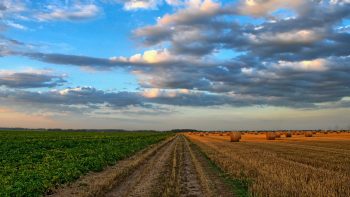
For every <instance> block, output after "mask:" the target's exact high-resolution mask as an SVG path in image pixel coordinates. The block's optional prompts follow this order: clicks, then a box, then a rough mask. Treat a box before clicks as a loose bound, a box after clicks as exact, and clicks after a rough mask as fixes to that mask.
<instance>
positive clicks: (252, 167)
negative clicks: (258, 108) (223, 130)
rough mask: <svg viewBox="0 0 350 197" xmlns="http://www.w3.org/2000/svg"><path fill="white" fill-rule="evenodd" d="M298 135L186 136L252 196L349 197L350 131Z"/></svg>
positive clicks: (187, 134) (190, 134)
mask: <svg viewBox="0 0 350 197" xmlns="http://www.w3.org/2000/svg"><path fill="white" fill-rule="evenodd" d="M297 134H298V135H293V136H292V137H290V138H287V137H284V136H283V135H282V136H281V137H280V138H278V139H276V140H266V137H265V134H263V133H262V134H258V133H255V134H253V133H246V134H244V135H242V139H241V140H240V142H230V137H229V136H227V135H226V134H224V135H223V134H214V133H211V134H193V133H186V134H185V135H186V136H187V137H188V138H189V139H190V140H191V141H192V142H194V143H195V144H196V145H198V146H199V147H200V148H201V150H202V151H203V152H204V153H205V154H206V155H207V156H208V157H209V158H210V159H211V160H212V161H213V162H215V163H216V164H217V165H218V166H220V167H221V168H222V169H223V170H224V171H226V172H227V173H229V174H230V176H231V177H233V178H235V179H238V180H241V181H242V182H246V183H247V184H248V185H249V186H248V189H249V193H250V194H251V195H253V196H350V185H349V183H350V165H349V163H350V133H335V132H334V133H328V134H325V133H317V134H314V135H313V136H312V137H305V136H304V135H303V134H300V133H297Z"/></svg>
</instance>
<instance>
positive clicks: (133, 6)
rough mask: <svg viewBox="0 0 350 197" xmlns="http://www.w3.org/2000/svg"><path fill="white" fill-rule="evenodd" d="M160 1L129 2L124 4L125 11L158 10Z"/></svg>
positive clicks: (131, 0) (136, 0)
mask: <svg viewBox="0 0 350 197" xmlns="http://www.w3.org/2000/svg"><path fill="white" fill-rule="evenodd" d="M158 4H160V1H159V0H128V1H126V2H125V3H124V9H125V10H138V9H156V8H157V6H158Z"/></svg>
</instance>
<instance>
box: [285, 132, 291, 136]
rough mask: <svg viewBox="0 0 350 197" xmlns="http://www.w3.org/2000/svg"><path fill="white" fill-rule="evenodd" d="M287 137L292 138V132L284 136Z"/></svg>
mask: <svg viewBox="0 0 350 197" xmlns="http://www.w3.org/2000/svg"><path fill="white" fill-rule="evenodd" d="M284 135H285V136H286V137H292V132H290V131H288V132H286V133H285V134H284Z"/></svg>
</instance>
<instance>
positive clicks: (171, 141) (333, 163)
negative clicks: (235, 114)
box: [0, 131, 350, 197]
mask: <svg viewBox="0 0 350 197" xmlns="http://www.w3.org/2000/svg"><path fill="white" fill-rule="evenodd" d="M0 134H1V142H2V143H1V153H0V156H1V162H2V163H1V174H0V176H1V179H0V185H1V186H0V196H42V195H46V196H50V197H60V196H75V197H82V196H107V197H115V196H118V197H119V196H125V197H127V196H149V197H151V196H208V197H214V196H218V195H219V196H222V197H226V196H227V197H228V196H350V185H349V183H350V165H348V164H349V163H350V133H348V132H328V133H324V132H314V131H308V132H303V131H298V132H267V133H264V132H260V133H259V132H227V133H224V132H197V133H196V132H183V133H178V134H176V135H174V134H172V133H156V132H139V133H137V132H121V133H113V132H106V133H104V132H38V131H37V132H35V131H16V132H15V131H1V132H0ZM146 147H147V148H146Z"/></svg>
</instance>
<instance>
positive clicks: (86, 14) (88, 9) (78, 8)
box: [35, 4, 100, 21]
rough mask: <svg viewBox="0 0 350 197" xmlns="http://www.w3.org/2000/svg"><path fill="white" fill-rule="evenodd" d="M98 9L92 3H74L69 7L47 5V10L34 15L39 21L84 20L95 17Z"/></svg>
mask: <svg viewBox="0 0 350 197" xmlns="http://www.w3.org/2000/svg"><path fill="white" fill-rule="evenodd" d="M99 12H100V9H99V8H98V7H97V6H96V5H94V4H87V5H80V4H76V5H73V6H72V7H69V8H61V7H56V6H49V9H48V11H47V12H44V13H39V14H37V15H36V16H35V17H36V18H37V19H38V20H39V21H55V20H72V21H74V20H85V19H89V18H93V17H95V16H96V15H97V14H98V13H99Z"/></svg>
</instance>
